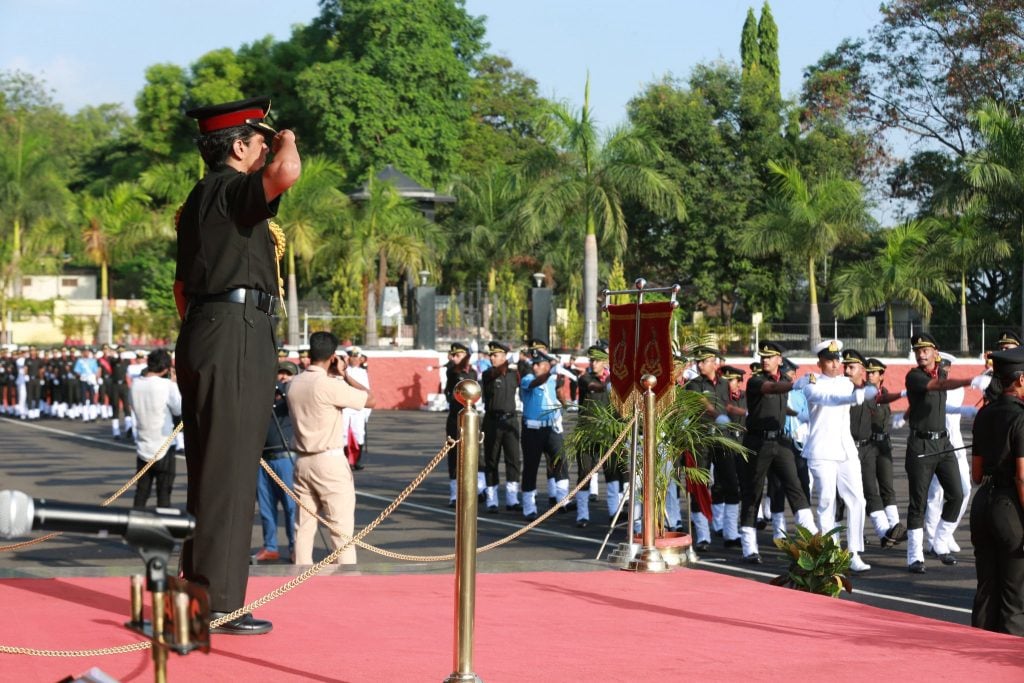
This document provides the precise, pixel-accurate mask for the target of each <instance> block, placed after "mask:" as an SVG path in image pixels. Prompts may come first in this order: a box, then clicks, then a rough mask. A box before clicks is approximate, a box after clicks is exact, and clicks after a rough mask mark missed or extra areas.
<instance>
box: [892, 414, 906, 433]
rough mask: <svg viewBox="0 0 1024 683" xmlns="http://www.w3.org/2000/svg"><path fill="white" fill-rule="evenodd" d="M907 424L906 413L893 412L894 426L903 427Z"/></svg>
mask: <svg viewBox="0 0 1024 683" xmlns="http://www.w3.org/2000/svg"><path fill="white" fill-rule="evenodd" d="M906 424H907V419H906V415H905V414H904V413H893V415H892V428H893V429H901V428H902V427H904V426H905V425H906Z"/></svg>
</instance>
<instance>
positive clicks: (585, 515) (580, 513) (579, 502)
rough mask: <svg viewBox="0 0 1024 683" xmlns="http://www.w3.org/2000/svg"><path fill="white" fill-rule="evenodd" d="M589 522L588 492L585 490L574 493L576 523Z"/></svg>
mask: <svg viewBox="0 0 1024 683" xmlns="http://www.w3.org/2000/svg"><path fill="white" fill-rule="evenodd" d="M583 520H587V521H588V522H589V521H590V491H588V490H587V489H586V488H583V489H581V490H580V491H577V492H576V521H577V522H580V521H583Z"/></svg>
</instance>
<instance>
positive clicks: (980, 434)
mask: <svg viewBox="0 0 1024 683" xmlns="http://www.w3.org/2000/svg"><path fill="white" fill-rule="evenodd" d="M992 368H993V372H994V374H995V376H996V377H998V378H999V384H1000V386H1001V387H1003V393H1002V394H1000V395H999V396H998V397H997V398H996V399H995V400H994V401H993V402H992V403H990V404H988V405H987V406H985V407H984V408H982V410H981V412H979V413H978V417H977V419H976V420H975V421H974V430H973V435H974V443H973V450H972V460H971V472H972V479H973V480H974V483H975V484H981V488H980V489H978V493H977V494H976V495H975V496H974V504H973V506H972V507H971V543H973V544H974V557H975V569H976V572H977V577H978V589H977V592H976V593H975V595H974V608H973V610H972V611H971V625H972V626H974V627H976V628H982V629H985V630H987V631H996V632H999V633H1009V634H1011V635H1016V636H1024V590H1022V589H1021V587H1022V586H1024V550H1022V546H1024V349H1022V348H1020V347H1017V348H1013V349H1010V350H1007V351H996V352H995V353H993V354H992Z"/></svg>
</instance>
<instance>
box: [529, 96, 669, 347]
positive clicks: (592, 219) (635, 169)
mask: <svg viewBox="0 0 1024 683" xmlns="http://www.w3.org/2000/svg"><path fill="white" fill-rule="evenodd" d="M551 124H552V128H551V138H550V139H551V140H552V141H553V143H554V145H555V147H554V148H544V149H541V150H538V151H537V152H536V153H535V154H533V155H531V156H530V157H528V158H527V160H526V161H525V162H524V163H523V164H522V165H521V166H520V173H521V177H522V178H523V183H524V192H525V200H524V202H523V203H522V205H521V209H520V215H519V218H518V219H517V222H518V223H519V224H520V225H522V226H523V228H524V229H525V230H526V233H527V234H528V235H533V236H539V235H540V234H542V233H543V230H544V228H546V227H548V226H559V228H560V229H567V228H569V227H570V226H572V225H577V226H581V227H582V228H583V234H584V242H583V320H584V329H583V346H584V348H585V347H588V346H590V345H591V344H593V343H594V341H595V340H596V335H597V281H598V273H597V245H598V241H597V240H598V231H599V229H600V232H601V239H602V243H603V244H604V245H605V246H607V247H610V248H611V249H612V255H613V256H614V255H616V254H618V253H621V251H622V250H623V249H624V248H625V246H626V235H627V230H626V220H625V214H624V213H623V204H624V202H626V201H633V202H635V203H637V204H638V205H640V206H642V207H645V208H647V209H649V210H651V211H652V212H654V213H655V214H657V215H658V216H661V217H665V218H670V219H671V218H674V219H676V220H682V219H683V218H684V217H685V215H686V210H685V208H684V206H683V198H682V195H681V194H680V192H679V189H678V187H677V186H676V185H675V183H673V182H672V181H671V179H670V178H668V177H667V176H665V174H664V173H662V172H661V171H659V170H658V169H657V164H658V163H659V161H660V160H661V159H662V158H663V156H664V154H663V152H662V151H661V149H659V148H658V146H657V145H656V144H655V143H654V142H653V141H652V139H651V137H650V136H649V135H648V134H647V133H646V131H644V130H642V129H640V128H638V127H632V128H630V127H622V128H619V129H616V130H614V131H612V132H611V134H610V135H609V136H608V137H607V139H606V140H605V141H604V142H603V144H602V143H601V141H600V140H599V138H598V133H597V129H596V126H595V125H594V121H593V119H592V118H591V111H590V78H589V76H588V77H587V84H586V87H585V89H584V97H583V108H582V109H581V110H580V111H578V112H574V111H571V110H570V109H568V108H567V107H565V106H563V105H556V106H555V107H553V109H552V111H551Z"/></svg>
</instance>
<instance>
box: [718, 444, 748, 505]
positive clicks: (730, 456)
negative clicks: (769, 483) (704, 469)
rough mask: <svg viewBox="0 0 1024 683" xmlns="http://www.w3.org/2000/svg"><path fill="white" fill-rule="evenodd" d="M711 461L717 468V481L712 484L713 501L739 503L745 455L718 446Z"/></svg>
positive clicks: (730, 503)
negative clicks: (741, 472) (741, 473)
mask: <svg viewBox="0 0 1024 683" xmlns="http://www.w3.org/2000/svg"><path fill="white" fill-rule="evenodd" d="M711 463H712V465H714V468H715V481H714V483H713V484H712V485H711V502H712V503H725V504H726V505H737V504H739V502H740V470H741V469H742V467H743V456H742V455H740V454H739V453H736V452H735V451H730V450H726V449H724V448H716V449H715V450H714V451H712V455H711Z"/></svg>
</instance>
